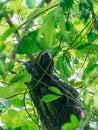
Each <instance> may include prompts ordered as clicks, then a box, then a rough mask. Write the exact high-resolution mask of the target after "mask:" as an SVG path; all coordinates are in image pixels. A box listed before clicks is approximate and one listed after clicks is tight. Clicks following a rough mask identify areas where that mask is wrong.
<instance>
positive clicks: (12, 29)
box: [1, 27, 17, 41]
mask: <svg viewBox="0 0 98 130" xmlns="http://www.w3.org/2000/svg"><path fill="white" fill-rule="evenodd" d="M16 29H17V27H10V28H9V29H8V30H7V31H6V32H5V33H4V34H3V35H2V37H1V41H5V40H6V39H7V38H8V37H9V36H10V35H11V34H12V33H14V32H15V31H16Z"/></svg>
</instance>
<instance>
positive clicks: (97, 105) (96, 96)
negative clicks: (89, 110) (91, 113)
mask: <svg viewBox="0 0 98 130" xmlns="http://www.w3.org/2000/svg"><path fill="white" fill-rule="evenodd" d="M94 107H95V108H97V110H98V90H97V91H96V93H95V94H94Z"/></svg>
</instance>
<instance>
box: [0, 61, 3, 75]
mask: <svg viewBox="0 0 98 130" xmlns="http://www.w3.org/2000/svg"><path fill="white" fill-rule="evenodd" d="M3 73H4V63H3V62H2V60H0V75H3Z"/></svg>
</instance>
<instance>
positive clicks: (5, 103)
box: [0, 98, 11, 108]
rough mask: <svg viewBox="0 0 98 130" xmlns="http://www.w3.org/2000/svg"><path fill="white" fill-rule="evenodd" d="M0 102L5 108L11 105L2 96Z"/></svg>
mask: <svg viewBox="0 0 98 130" xmlns="http://www.w3.org/2000/svg"><path fill="white" fill-rule="evenodd" d="M0 104H2V105H3V106H4V107H6V108H10V107H11V103H10V102H9V101H8V100H6V99H4V98H0Z"/></svg>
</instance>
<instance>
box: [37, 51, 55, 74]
mask: <svg viewBox="0 0 98 130" xmlns="http://www.w3.org/2000/svg"><path fill="white" fill-rule="evenodd" d="M35 67H36V69H37V70H38V71H39V72H44V71H46V72H47V73H49V74H51V73H52V72H53V70H54V62H53V58H52V57H51V55H50V54H49V53H48V52H41V53H40V54H39V55H38V56H37V58H36V61H35Z"/></svg>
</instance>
